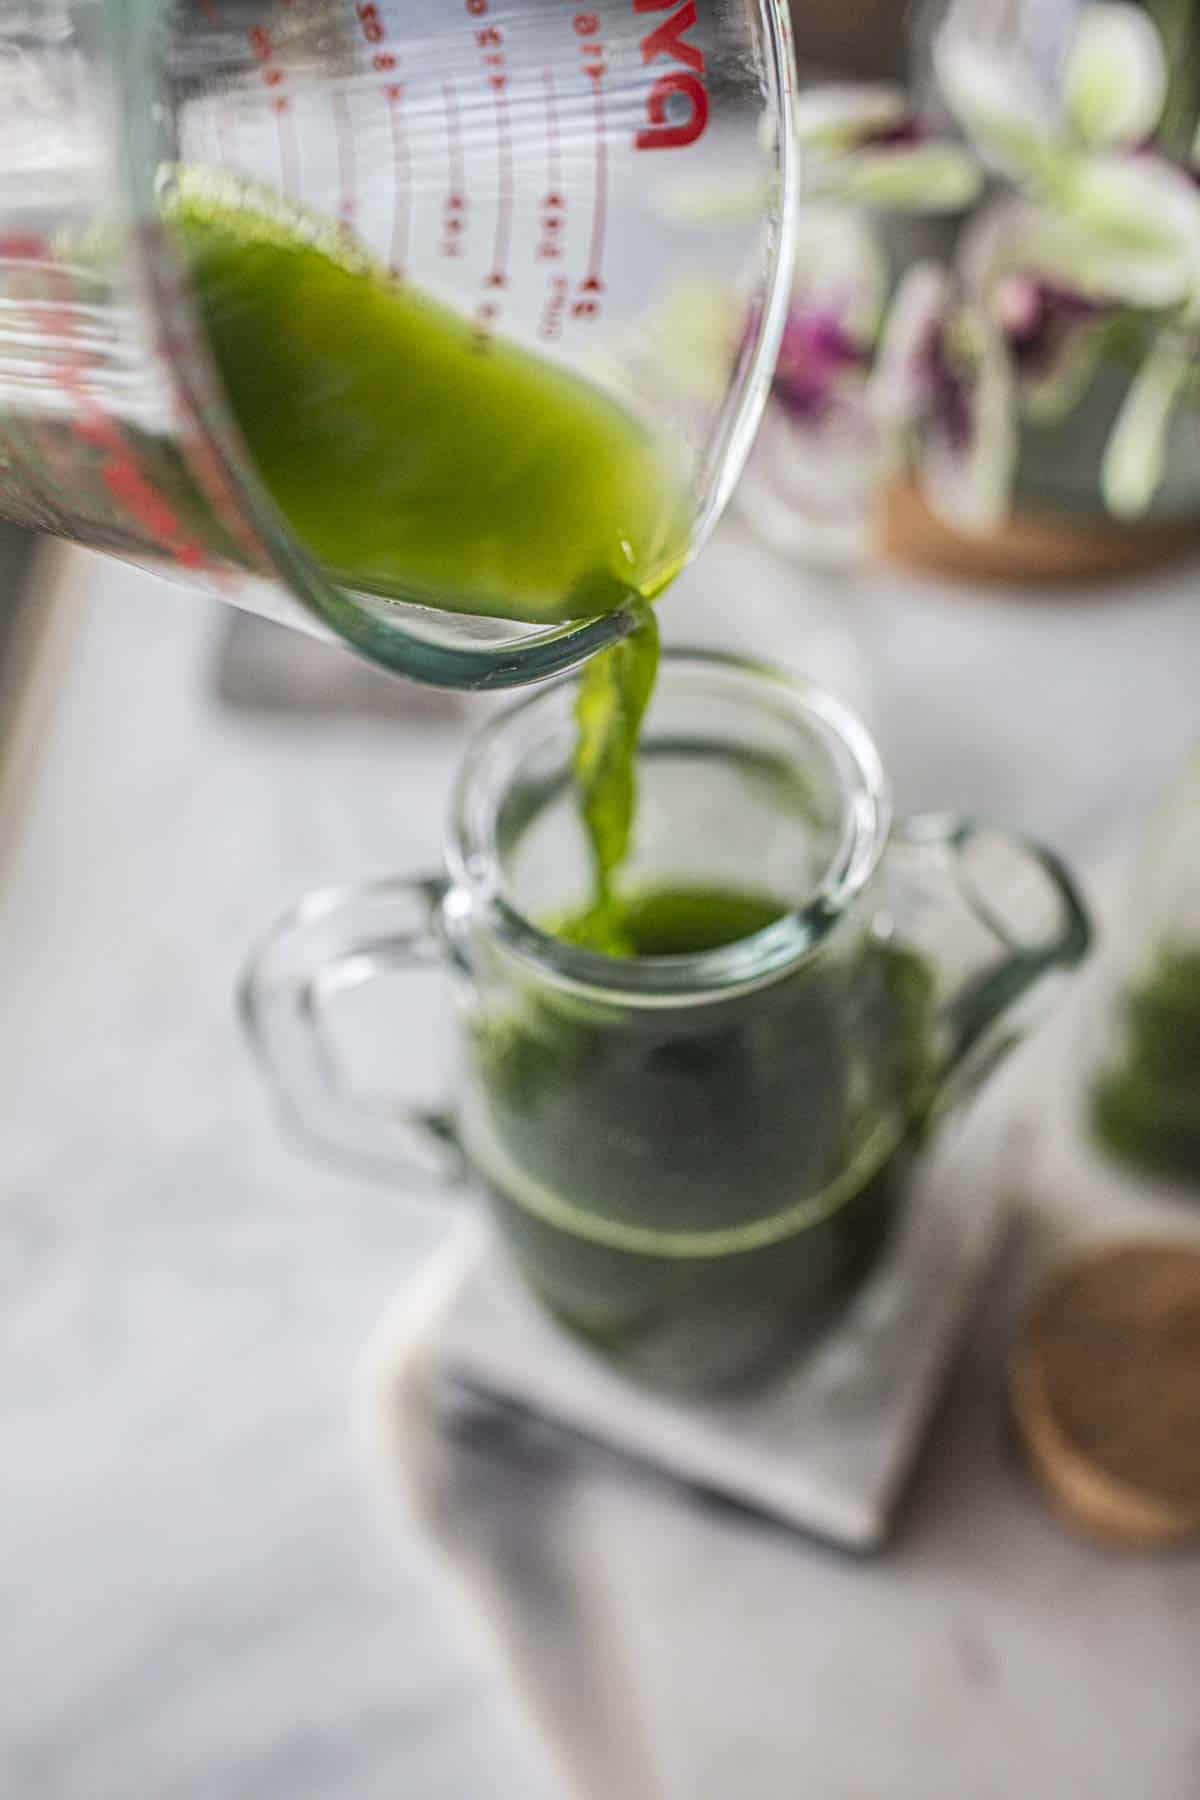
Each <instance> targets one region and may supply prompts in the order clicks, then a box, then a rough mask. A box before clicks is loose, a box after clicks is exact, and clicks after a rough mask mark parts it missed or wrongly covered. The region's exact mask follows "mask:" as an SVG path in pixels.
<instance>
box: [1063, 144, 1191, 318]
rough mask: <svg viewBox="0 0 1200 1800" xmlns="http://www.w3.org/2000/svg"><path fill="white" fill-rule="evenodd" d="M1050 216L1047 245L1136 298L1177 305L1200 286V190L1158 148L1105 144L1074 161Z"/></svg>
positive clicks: (1113, 289)
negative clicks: (1134, 150)
mask: <svg viewBox="0 0 1200 1800" xmlns="http://www.w3.org/2000/svg"><path fill="white" fill-rule="evenodd" d="M1060 208H1061V212H1062V215H1063V217H1062V219H1061V220H1058V221H1053V222H1048V227H1047V230H1046V234H1045V237H1046V242H1045V251H1046V254H1047V255H1054V254H1056V251H1055V246H1054V243H1053V241H1052V239H1053V236H1054V234H1055V233H1056V232H1057V231H1058V230H1059V229H1061V230H1062V231H1063V236H1062V237H1061V239H1060V240H1059V244H1058V248H1057V254H1058V255H1059V257H1060V258H1061V257H1062V256H1063V255H1064V254H1065V255H1067V256H1069V257H1070V258H1071V259H1072V260H1077V261H1078V263H1079V265H1080V274H1081V276H1082V278H1083V279H1084V280H1086V281H1088V282H1089V283H1091V284H1092V285H1096V284H1102V285H1103V286H1104V288H1105V290H1106V291H1107V292H1108V293H1110V294H1112V295H1114V296H1115V297H1117V298H1124V299H1127V300H1128V301H1129V302H1130V303H1131V304H1134V305H1143V306H1162V307H1165V306H1174V305H1177V304H1179V303H1180V302H1182V301H1184V300H1186V299H1187V298H1188V297H1189V295H1191V294H1192V293H1193V292H1194V291H1195V290H1196V288H1197V287H1198V286H1200V191H1198V190H1197V189H1196V188H1195V187H1194V186H1193V184H1192V182H1191V181H1190V180H1189V179H1188V177H1187V175H1185V174H1184V173H1183V171H1182V170H1180V169H1178V168H1175V167H1174V166H1173V165H1172V164H1170V163H1168V162H1166V161H1165V160H1161V159H1159V158H1157V157H1153V156H1127V155H1122V154H1121V153H1120V152H1119V151H1101V152H1098V153H1097V154H1095V155H1093V156H1087V157H1081V158H1079V159H1077V160H1076V162H1075V163H1074V165H1073V166H1072V168H1071V171H1070V174H1069V177H1068V178H1067V179H1066V181H1065V183H1064V187H1063V190H1062V197H1061V201H1060Z"/></svg>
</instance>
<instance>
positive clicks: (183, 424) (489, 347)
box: [0, 0, 794, 688]
mask: <svg viewBox="0 0 1200 1800" xmlns="http://www.w3.org/2000/svg"><path fill="white" fill-rule="evenodd" d="M103 10H104V12H105V14H106V23H107V26H108V31H107V34H106V35H104V36H103V37H102V38H100V39H97V37H96V36H95V34H94V33H93V32H92V30H91V16H92V13H93V11H94V8H92V7H87V6H84V5H82V4H79V5H70V4H69V5H68V6H67V7H66V8H63V7H61V6H56V7H54V8H53V9H51V7H50V5H49V0H46V4H45V5H44V6H39V5H38V4H36V3H35V4H34V5H33V6H31V7H27V8H25V9H23V13H22V20H21V22H20V23H18V24H17V25H15V26H12V27H9V26H6V27H5V28H4V37H5V42H6V44H7V42H8V40H9V38H12V39H13V40H14V47H15V49H16V50H17V52H18V53H19V54H20V55H21V56H22V57H23V59H24V65H25V66H27V68H28V70H29V73H30V79H29V81H28V83H27V84H26V91H25V92H23V95H22V97H21V98H19V99H17V100H16V101H15V104H14V105H13V106H12V107H10V108H9V110H8V113H7V116H6V118H5V119H4V121H3V122H2V123H0V326H3V327H4V329H0V515H2V516H8V517H10V518H12V519H14V520H16V521H17V522H20V523H23V524H27V525H33V526H35V527H37V528H39V529H43V530H48V531H52V532H56V533H58V534H59V535H62V536H66V537H71V538H75V539H77V540H79V541H80V542H83V543H87V544H90V545H93V546H95V547H97V548H100V549H106V550H110V551H112V552H114V553H116V554H119V555H122V556H126V557H129V558H131V559H134V560H138V561H147V562H153V563H155V564H157V565H160V566H166V567H168V568H173V569H174V571H175V573H176V574H177V575H179V576H181V577H182V578H184V579H186V580H188V581H193V582H197V583H200V584H202V585H204V586H207V587H208V588H209V589H210V590H211V591H213V592H215V593H217V594H218V595H220V596H221V597H223V598H226V599H229V600H231V601H233V602H234V603H235V604H238V605H241V606H245V607H248V608H249V609H250V610H252V611H257V612H261V613H264V614H266V615H267V616H269V617H272V618H275V619H281V620H283V621H284V622H287V623H291V624H297V625H300V626H302V627H303V628H305V629H308V630H315V631H317V632H319V633H322V634H325V635H332V636H333V637H336V638H339V639H341V640H343V641H344V642H346V643H347V644H349V645H350V646H352V647H353V648H354V649H356V650H358V651H359V652H360V653H361V654H363V655H365V656H366V657H368V658H370V659H371V660H372V661H374V662H376V663H378V664H380V665H382V666H383V667H385V668H388V669H391V670H393V671H395V672H397V673H400V674H404V675H408V676H410V677H413V678H415V679H417V680H422V681H428V682H433V683H437V684H439V685H443V686H451V687H482V688H488V687H506V686H513V685H517V684H520V683H523V682H528V681H537V680H540V679H542V678H544V677H546V676H548V675H552V674H555V673H558V672H559V671H561V670H564V669H568V668H570V667H572V666H574V665H575V664H577V663H579V662H581V661H583V660H584V659H585V658H586V657H587V656H590V655H591V654H592V653H593V652H595V651H597V650H599V649H602V648H604V647H605V646H606V645H608V644H611V643H612V642H614V641H616V639H618V638H619V637H620V636H622V635H623V634H624V633H625V632H626V631H628V630H629V629H630V628H631V626H632V623H633V620H634V616H635V611H636V607H635V605H634V603H635V602H639V601H643V600H645V599H647V598H653V597H654V596H655V595H656V594H657V593H658V592H660V591H661V590H662V589H663V588H664V587H666V586H667V585H668V584H669V582H670V581H671V580H672V579H673V577H674V575H675V574H676V573H677V572H678V571H679V569H680V568H682V567H683V565H684V564H685V562H686V561H687V560H688V559H689V558H690V557H691V556H692V555H693V554H694V553H695V551H696V549H697V548H698V547H699V545H700V544H701V543H702V542H703V540H704V538H705V536H706V534H707V532H708V531H709V530H710V529H711V526H712V524H713V522H714V521H715V519H716V517H717V515H718V513H719V511H720V509H721V506H722V505H723V503H724V501H725V499H726V498H727V496H728V494H729V492H730V490H731V488H732V485H733V483H734V481H735V480H736V477H737V474H738V472H739V469H740V466H741V462H742V460H743V458H744V456H745V454H746V450H747V448H748V446H749V442H750V439H751V437H752V435H753V431H754V427H755V424H756V422H757V416H758V412H759V410H760V408H761V404H762V401H763V398H764V395H765V391H766V387H767V384H768V381H769V376H770V369H771V366H772V363H773V359H774V352H775V348H776V345H777V340H778V336H779V331H780V329H781V326H782V320H783V310H784V306H785V304H786V299H787V292H788V285H789V281H790V258H791V249H790V217H791V205H792V199H793V186H794V178H793V167H792V163H793V158H792V146H791V125H790V117H791V115H790V106H789V104H788V100H789V94H790V87H791V72H790V51H789V44H788V40H787V25H786V18H785V9H782V8H780V7H779V6H777V5H776V4H775V3H774V0H762V4H761V6H752V7H749V8H745V9H724V11H725V12H728V13H729V16H728V17H725V16H724V12H723V13H722V16H721V17H720V18H719V19H718V20H714V19H712V18H710V17H708V16H700V14H698V11H697V9H696V8H695V7H694V6H690V5H683V4H681V5H678V6H677V5H674V4H672V0H664V4H662V5H659V6H656V7H654V8H647V7H634V6H631V5H630V4H628V0H621V4H617V0H593V4H591V5H590V6H589V7H588V8H587V10H583V9H582V8H581V9H579V10H576V11H574V12H571V11H568V12H566V13H559V12H557V11H555V12H554V13H553V14H552V15H551V14H550V13H548V12H547V9H545V8H543V7H540V6H535V5H533V4H531V0H463V4H461V5H457V4H456V5H453V6H446V7H439V8H436V9H433V8H429V9H427V11H428V14H429V16H428V18H426V17H424V15H422V18H421V19H420V20H419V21H418V20H416V19H415V18H414V14H413V9H412V7H411V6H406V5H402V4H400V0H364V4H361V5H358V6H356V7H346V6H344V5H343V4H342V0H321V3H318V4H315V5H312V6H307V7H305V8H303V9H300V8H291V7H289V6H288V5H287V4H286V3H285V0H263V5H262V7H261V13H260V15H256V16H254V17H250V16H249V15H248V14H247V13H246V9H245V7H244V6H240V5H239V6H238V7H237V8H236V10H235V8H234V5H233V0H198V3H197V4H196V5H194V6H189V7H178V8H171V9H166V11H165V12H164V9H162V8H160V7H157V6H154V5H152V4H150V3H149V0H135V3H133V4H130V0H106V3H105V5H104V7H103ZM713 10H714V11H715V10H717V9H713ZM51 12H53V17H51ZM64 21H65V25H64ZM764 96H765V105H766V108H767V110H768V112H769V113H771V114H772V115H773V118H774V124H775V127H776V128H775V129H774V130H772V131H769V132H768V131H763V130H762V129H761V115H762V111H763V107H764ZM48 145H51V146H53V155H52V156H50V157H49V158H48V156H47V146H48ZM35 152H36V153H35ZM714 158H715V159H716V163H717V164H718V165H719V166H720V168H721V169H723V170H727V169H728V167H729V165H730V163H731V161H733V162H740V163H741V164H743V165H744V166H745V168H746V172H747V176H748V179H749V180H752V181H753V182H754V183H756V184H757V185H756V191H760V192H761V194H762V196H763V199H762V207H761V213H760V215H759V216H758V217H748V218H739V219H736V220H728V219H725V220H719V221H696V220H691V221H686V222H680V221H679V219H678V217H675V218H674V219H673V218H672V216H671V209H670V207H669V206H668V205H666V204H664V195H666V194H667V193H668V192H669V190H670V189H671V188H672V187H673V186H674V185H676V184H678V182H679V181H680V180H681V179H688V180H691V181H693V182H694V181H696V180H698V179H703V174H704V170H705V169H706V168H711V167H712V166H713V162H714ZM51 164H52V165H53V166H50V165H51ZM685 271H686V273H685ZM681 293H686V294H689V295H692V296H695V295H697V294H701V295H702V296H703V304H702V305H699V306H698V307H697V306H694V307H692V308H691V309H690V311H689V307H688V306H687V305H683V306H681V304H680V295H681ZM689 317H691V318H693V319H695V320H697V321H701V322H702V323H699V324H697V326H696V330H697V331H698V332H699V333H700V336H701V337H702V339H703V342H702V344H701V345H700V347H699V348H700V353H699V354H698V353H697V346H696V345H690V344H687V343H682V342H681V341H680V334H681V323H680V321H681V320H686V319H687V318H689ZM684 335H685V336H686V330H685V331H684Z"/></svg>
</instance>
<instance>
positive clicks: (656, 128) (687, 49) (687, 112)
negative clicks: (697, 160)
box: [633, 0, 708, 150]
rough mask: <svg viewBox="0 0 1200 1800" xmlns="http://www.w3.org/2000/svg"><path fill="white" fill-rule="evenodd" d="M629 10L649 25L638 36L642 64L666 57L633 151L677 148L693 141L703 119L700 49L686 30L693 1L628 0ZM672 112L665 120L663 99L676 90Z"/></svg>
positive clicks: (693, 10) (705, 105)
mask: <svg viewBox="0 0 1200 1800" xmlns="http://www.w3.org/2000/svg"><path fill="white" fill-rule="evenodd" d="M633 10H634V12H635V13H646V14H647V15H649V16H648V19H647V24H648V26H649V29H648V30H647V32H646V34H645V36H644V37H643V38H642V61H643V63H648V64H649V63H656V62H666V63H669V64H671V65H672V66H671V67H670V68H667V69H664V70H663V72H662V74H661V75H659V77H658V79H657V80H656V81H655V83H654V85H653V87H652V88H651V89H650V92H649V93H648V94H647V95H646V123H645V124H644V125H643V126H642V127H641V129H640V130H639V131H638V133H637V135H636V137H635V138H634V143H635V144H636V146H637V148H638V149H639V150H679V149H682V148H683V147H684V146H685V145H687V144H694V143H695V141H696V139H697V138H698V137H699V136H700V134H701V133H702V132H703V130H704V127H705V126H706V125H707V124H708V89H707V88H706V87H705V85H704V52H703V50H701V49H700V47H699V45H697V44H694V43H692V41H691V39H690V38H689V36H688V33H689V32H690V30H691V29H692V27H693V25H694V24H695V23H696V0H686V4H685V5H683V6H680V5H679V4H678V0H633ZM677 94H678V95H679V96H680V100H681V101H682V102H683V103H684V104H683V106H681V104H680V101H679V100H677V101H676V102H675V106H674V107H673V108H672V111H673V112H674V113H675V114H676V115H677V116H676V117H674V118H672V119H671V120H668V118H667V106H668V102H669V101H671V100H673V99H674V98H675V96H676V95H677Z"/></svg>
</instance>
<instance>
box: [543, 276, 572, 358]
mask: <svg viewBox="0 0 1200 1800" xmlns="http://www.w3.org/2000/svg"><path fill="white" fill-rule="evenodd" d="M570 294H571V284H570V282H569V281H568V280H567V278H566V276H565V275H552V276H551V277H550V287H549V290H548V291H547V294H546V301H545V304H544V306H543V307H542V316H541V318H540V319H539V320H538V336H539V337H540V338H544V339H545V341H546V342H547V343H548V344H552V343H553V342H554V341H555V339H556V338H560V337H561V336H562V328H563V315H564V314H565V312H566V310H567V301H568V299H569V298H570Z"/></svg>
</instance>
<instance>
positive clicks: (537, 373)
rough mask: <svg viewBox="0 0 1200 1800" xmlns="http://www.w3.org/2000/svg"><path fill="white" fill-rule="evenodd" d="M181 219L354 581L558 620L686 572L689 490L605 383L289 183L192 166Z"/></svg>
mask: <svg viewBox="0 0 1200 1800" xmlns="http://www.w3.org/2000/svg"><path fill="white" fill-rule="evenodd" d="M166 216H167V218H168V220H169V222H170V223H171V225H172V226H173V228H174V230H175V233H176V235H177V238H178V241H179V242H180V243H181V245H182V248H183V251H184V254H185V256H186V258H187V262H188V267H189V271H190V274H191V278H192V283H193V287H194V292H195V296H196V299H197V302H198V305H199V309H200V315H201V318H202V321H203V324H204V327H205V332H206V335H207V338H208V340H209V342H210V344H211V346H212V350H213V353H214V356H215V358H216V362H217V366H218V368H219V370H220V373H221V377H222V381H223V383H224V386H225V389H226V393H227V396H228V399H229V403H230V406H231V408H232V410H233V413H234V416H235V418H236V420H237V423H238V426H239V428H240V430H241V432H242V435H243V437H244V438H245V440H246V443H247V445H248V447H249V449H250V451H251V453H252V455H253V458H254V461H255V463H256V465H257V467H258V469H259V472H260V473H261V475H262V478H263V480H264V482H265V484H266V486H267V488H268V490H269V492H270V494H271V496H272V498H273V499H274V500H275V503H276V504H277V506H278V507H279V509H280V511H281V512H282V513H283V515H284V517H285V518H286V519H287V521H288V523H289V525H290V526H291V528H292V529H293V531H294V532H295V534H296V536H297V537H298V538H299V539H300V541H301V542H302V543H303V544H304V545H305V547H306V548H307V549H308V551H309V552H310V553H311V554H312V556H313V557H314V558H316V560H317V561H318V562H319V563H321V565H322V566H323V567H324V569H325V570H326V572H327V573H328V574H329V575H331V576H332V577H333V578H334V579H335V580H337V581H339V582H341V583H343V584H344V585H346V586H349V587H352V588H359V589H362V590H364V591H367V592H370V593H373V594H379V595H383V596H386V597H389V598H393V599H404V600H416V601H421V602H424V603H426V604H428V605H431V606H439V607H444V608H451V609H453V610H457V611H461V612H472V613H484V614H491V615H495V616H500V617H504V618H512V619H523V620H528V621H532V622H534V623H538V624H547V623H551V622H553V621H558V620H565V619H581V618H590V617H594V616H596V615H598V614H603V613H609V612H612V611H614V610H615V609H616V608H617V607H619V606H621V605H622V604H623V603H624V602H625V601H627V600H629V599H630V598H631V596H638V595H641V596H644V597H648V596H652V595H654V594H656V593H657V592H659V590H660V589H662V588H663V587H664V586H666V584H667V583H668V582H669V581H670V580H671V579H672V578H673V577H674V575H675V574H677V573H678V571H679V569H680V567H681V566H682V563H683V560H684V558H685V555H686V553H687V549H688V545H689V541H690V532H691V509H690V506H689V505H688V503H687V502H686V500H685V497H684V494H683V490H682V486H681V484H680V483H679V482H678V480H677V479H676V478H675V476H674V473H673V471H672V469H671V466H670V462H669V459H668V457H667V455H666V454H665V451H664V447H663V445H662V444H661V443H660V442H658V441H657V440H656V439H655V437H654V436H653V435H652V433H651V431H650V430H649V429H648V427H647V426H645V425H644V424H642V423H641V422H639V421H638V420H637V419H636V418H635V417H634V416H633V414H632V413H630V412H628V411H626V410H625V409H623V408H622V407H621V406H620V405H618V404H617V403H616V402H615V401H613V400H611V399H610V398H609V397H608V396H607V395H606V394H604V393H602V392H601V391H600V389H599V388H596V387H593V386H591V385H590V384H588V383H587V382H584V381H581V380H580V379H578V378H577V377H576V376H574V375H571V374H569V373H568V372H566V371H565V370H564V369H562V368H560V367H557V366H556V365H554V364H553V363H551V362H549V361H548V360H546V359H545V358H543V357H539V356H536V355H533V354H531V353H530V352H528V351H526V350H523V349H521V348H519V347H518V346H516V345H514V344H510V343H506V342H505V341H504V340H503V339H501V338H483V337H481V336H480V335H479V334H478V333H477V332H476V331H475V330H474V329H473V328H472V326H471V324H470V322H469V321H467V320H465V319H462V318H460V317H459V316H458V315H457V314H456V313H454V312H452V311H451V310H450V309H449V308H447V307H444V306H441V305H439V304H438V303H437V302H436V301H434V300H433V299H431V298H429V297H428V296H426V295H424V294H422V293H420V292H419V291H417V290H416V289H414V288H412V287H409V286H407V285H405V284H404V283H402V282H398V281H396V280H394V279H393V278H392V277H391V276H389V274H388V273H387V271H386V270H385V269H383V268H382V267H380V266H379V265H378V264H377V263H375V262H374V261H373V260H372V259H371V258H370V257H369V256H368V254H367V253H366V252H365V251H364V250H363V249H362V248H361V247H360V246H359V245H358V244H357V243H356V242H355V241H354V240H353V239H351V238H349V237H348V236H347V235H346V234H344V233H341V232H339V231H337V230H336V229H335V228H334V227H332V226H330V225H328V224H327V223H324V222H323V221H321V220H319V219H315V218H313V217H311V216H309V215H307V214H305V213H303V212H300V211H298V210H295V209H292V208H290V207H287V206H286V205H285V204H284V203H283V202H281V201H279V200H278V199H277V198H276V197H275V196H273V195H270V194H264V193H262V192H261V191H259V190H256V189H251V188H246V187H242V186H240V185H238V184H237V183H235V182H233V181H231V180H230V179H229V178H227V177H223V176H221V175H218V174H212V173H209V172H207V171H203V170H190V169H189V170H184V171H182V172H181V173H180V175H179V180H178V186H177V189H176V190H175V192H174V193H173V194H172V196H171V197H170V199H169V201H168V204H167V211H166Z"/></svg>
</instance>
